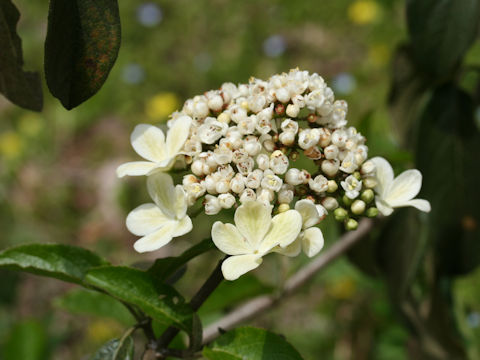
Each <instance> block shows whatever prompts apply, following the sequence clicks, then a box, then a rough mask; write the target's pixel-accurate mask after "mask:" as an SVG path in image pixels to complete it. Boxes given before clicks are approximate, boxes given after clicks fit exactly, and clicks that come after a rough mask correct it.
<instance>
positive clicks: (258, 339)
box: [203, 326, 302, 360]
mask: <svg viewBox="0 0 480 360" xmlns="http://www.w3.org/2000/svg"><path fill="white" fill-rule="evenodd" d="M203 356H205V357H206V358H207V359H208V360H247V359H248V360H266V359H275V360H296V359H302V357H301V356H300V354H299V353H298V352H297V350H295V348H294V347H293V346H292V345H290V344H289V343H288V342H287V341H286V340H285V339H284V338H283V337H281V336H279V335H276V334H274V333H271V332H269V331H266V330H263V329H257V328H254V327H248V326H247V327H241V328H238V329H235V330H232V331H229V332H227V333H225V334H223V335H222V336H220V337H219V338H218V339H217V340H215V341H214V342H213V343H212V344H211V345H209V346H208V347H205V348H204V349H203Z"/></svg>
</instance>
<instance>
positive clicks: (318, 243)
mask: <svg viewBox="0 0 480 360" xmlns="http://www.w3.org/2000/svg"><path fill="white" fill-rule="evenodd" d="M323 245H324V240H323V234H322V230H320V229H319V228H317V227H311V228H308V229H307V230H305V231H304V232H303V236H302V249H303V252H304V253H305V254H306V255H307V256H308V257H313V256H315V255H317V254H318V253H319V252H320V250H322V248H323Z"/></svg>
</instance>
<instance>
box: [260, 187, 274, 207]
mask: <svg viewBox="0 0 480 360" xmlns="http://www.w3.org/2000/svg"><path fill="white" fill-rule="evenodd" d="M274 198H275V193H274V192H273V190H271V189H266V188H258V189H257V200H262V201H264V202H265V203H267V204H270V202H272V201H273V199H274Z"/></svg>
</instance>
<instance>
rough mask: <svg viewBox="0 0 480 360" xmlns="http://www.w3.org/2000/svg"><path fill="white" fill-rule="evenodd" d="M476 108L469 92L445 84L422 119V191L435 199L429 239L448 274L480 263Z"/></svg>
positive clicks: (479, 140) (419, 160)
mask: <svg viewBox="0 0 480 360" xmlns="http://www.w3.org/2000/svg"><path fill="white" fill-rule="evenodd" d="M474 108H475V107H474V103H473V100H472V98H471V96H470V95H469V94H467V93H466V92H464V91H463V90H461V89H459V88H457V87H456V86H455V85H454V84H447V85H444V86H442V87H440V88H438V89H436V90H435V92H434V93H433V95H432V98H431V100H430V102H429V103H428V105H427V107H426V108H425V111H424V113H423V115H422V117H421V119H420V130H419V141H418V145H417V150H416V157H417V165H418V168H419V170H420V171H421V172H422V174H423V187H422V192H421V194H420V195H421V196H420V197H425V198H426V199H428V200H429V201H430V203H431V205H432V211H431V213H430V214H429V225H430V239H432V240H433V241H434V242H435V246H436V250H437V251H436V253H437V259H438V261H437V267H438V268H439V269H440V270H441V272H443V273H444V274H451V275H459V274H465V273H467V272H469V271H471V270H472V269H474V268H475V267H476V266H477V265H478V264H479V263H480V241H478V239H480V207H479V205H478V204H480V192H479V191H478V190H477V189H478V179H479V178H480V167H479V166H478V154H480V132H479V131H478V129H477V128H476V126H475V123H474Z"/></svg>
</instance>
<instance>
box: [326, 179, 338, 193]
mask: <svg viewBox="0 0 480 360" xmlns="http://www.w3.org/2000/svg"><path fill="white" fill-rule="evenodd" d="M337 189H338V184H337V182H336V181H335V180H328V189H327V192H329V193H334V192H335V191H337Z"/></svg>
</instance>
